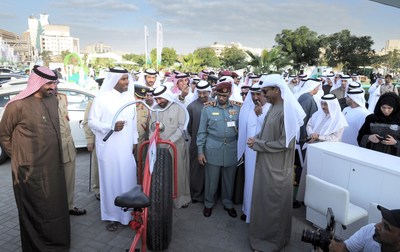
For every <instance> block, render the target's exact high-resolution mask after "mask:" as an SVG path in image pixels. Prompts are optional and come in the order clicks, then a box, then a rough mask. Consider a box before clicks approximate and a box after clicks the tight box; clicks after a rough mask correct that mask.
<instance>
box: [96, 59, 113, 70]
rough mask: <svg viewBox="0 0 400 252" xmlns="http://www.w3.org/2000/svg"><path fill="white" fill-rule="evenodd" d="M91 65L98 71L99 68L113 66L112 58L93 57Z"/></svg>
mask: <svg viewBox="0 0 400 252" xmlns="http://www.w3.org/2000/svg"><path fill="white" fill-rule="evenodd" d="M91 64H92V66H93V68H94V70H95V71H96V72H97V73H98V72H99V71H100V70H101V69H105V68H109V67H114V66H115V64H114V60H113V59H109V58H95V59H93V60H92V63H91Z"/></svg>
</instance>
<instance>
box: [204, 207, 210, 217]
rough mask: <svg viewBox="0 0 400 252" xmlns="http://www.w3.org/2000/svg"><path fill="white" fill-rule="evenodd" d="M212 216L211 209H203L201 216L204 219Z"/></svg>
mask: <svg viewBox="0 0 400 252" xmlns="http://www.w3.org/2000/svg"><path fill="white" fill-rule="evenodd" d="M211 214H212V208H208V207H204V209H203V215H204V217H210V216H211Z"/></svg>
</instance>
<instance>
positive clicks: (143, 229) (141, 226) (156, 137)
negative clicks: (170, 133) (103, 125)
mask: <svg viewBox="0 0 400 252" xmlns="http://www.w3.org/2000/svg"><path fill="white" fill-rule="evenodd" d="M136 103H142V104H144V105H145V106H146V107H147V108H148V109H149V110H150V111H151V112H156V127H155V130H154V133H153V136H152V138H151V139H150V140H147V141H145V142H143V143H142V144H141V145H140V148H139V157H138V159H139V160H142V152H143V149H144V147H145V146H146V145H149V148H148V151H147V154H146V161H145V167H144V171H143V173H144V174H143V175H142V162H140V161H139V162H138V178H139V181H138V184H141V185H142V187H143V193H144V194H146V195H147V196H148V197H150V187H151V172H150V152H151V150H150V149H151V146H150V145H152V144H155V145H156V146H157V145H158V144H167V145H169V146H171V148H172V150H173V154H174V155H173V160H174V163H173V167H174V174H173V176H174V187H173V194H172V198H176V196H177V191H178V186H177V179H178V172H177V167H178V164H177V149H176V146H175V145H174V144H173V143H172V142H171V141H169V140H162V139H160V122H159V121H158V113H159V112H163V111H165V110H167V109H168V108H169V107H170V106H171V104H172V102H171V103H170V104H168V106H167V107H166V108H164V109H162V110H161V109H152V108H150V107H149V106H148V105H147V104H146V103H144V102H143V101H141V100H139V101H133V102H129V103H127V104H125V105H123V106H122V107H121V108H120V109H119V110H118V111H117V113H116V114H115V115H114V118H113V121H112V124H111V128H112V129H113V126H114V125H115V122H116V120H117V117H118V115H119V114H120V113H121V112H122V110H124V109H125V108H127V107H129V106H131V105H134V104H136ZM176 104H178V105H179V106H180V107H182V108H183V109H184V111H185V124H184V129H186V127H187V125H188V123H189V114H188V112H187V110H186V108H185V107H184V106H183V104H181V103H179V102H176ZM113 132H114V130H110V132H109V133H108V134H107V135H106V136H105V137H104V139H103V141H107V139H108V138H109V137H110V136H111V134H112V133H113ZM183 134H184V137H185V140H187V137H186V133H185V130H184V131H183ZM142 177H143V180H142ZM131 215H132V216H133V220H131V221H130V222H129V226H130V228H131V229H134V230H135V231H136V234H135V236H134V239H133V241H132V244H131V246H130V248H129V252H134V251H135V249H136V247H137V245H138V244H139V240H140V238H141V250H142V251H143V252H146V250H147V244H146V242H147V221H148V208H147V207H146V208H143V209H134V210H133V211H132V212H131Z"/></svg>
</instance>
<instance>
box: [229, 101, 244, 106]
mask: <svg viewBox="0 0 400 252" xmlns="http://www.w3.org/2000/svg"><path fill="white" fill-rule="evenodd" d="M229 102H230V103H231V105H236V106H239V107H241V106H242V104H243V102H238V101H229Z"/></svg>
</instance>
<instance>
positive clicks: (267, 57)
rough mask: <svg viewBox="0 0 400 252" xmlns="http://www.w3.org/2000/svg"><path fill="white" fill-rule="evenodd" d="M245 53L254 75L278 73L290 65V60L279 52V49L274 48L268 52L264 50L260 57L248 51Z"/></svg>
mask: <svg viewBox="0 0 400 252" xmlns="http://www.w3.org/2000/svg"><path fill="white" fill-rule="evenodd" d="M246 53H247V54H248V55H249V56H250V58H251V59H252V60H251V61H250V62H249V65H251V66H253V67H254V72H255V73H258V74H260V73H270V72H279V71H280V70H281V69H282V68H284V67H286V66H288V65H291V60H290V58H289V57H287V56H286V54H285V53H284V52H282V51H281V48H280V47H274V48H272V49H271V50H270V51H269V52H268V51H267V50H266V49H264V50H262V52H261V55H260V56H257V55H254V54H253V53H251V52H250V51H246Z"/></svg>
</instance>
